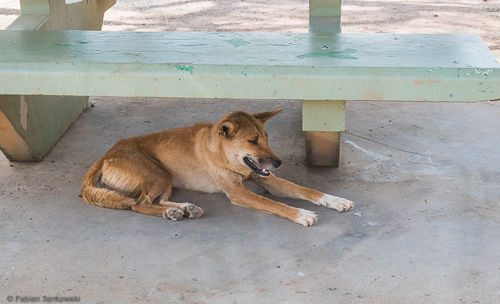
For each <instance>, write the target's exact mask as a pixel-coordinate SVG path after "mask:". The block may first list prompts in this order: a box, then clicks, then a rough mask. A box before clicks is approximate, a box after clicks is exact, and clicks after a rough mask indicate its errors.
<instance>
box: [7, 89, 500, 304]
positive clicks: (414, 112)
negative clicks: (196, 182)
mask: <svg viewBox="0 0 500 304" xmlns="http://www.w3.org/2000/svg"><path fill="white" fill-rule="evenodd" d="M93 102H94V104H95V107H93V108H89V110H88V111H86V112H85V113H84V114H83V115H82V117H81V119H80V120H78V121H77V122H76V123H75V125H74V126H73V127H72V128H71V129H70V130H69V132H68V133H67V134H66V135H65V136H64V138H63V139H62V140H61V141H60V142H59V143H58V144H57V146H56V147H55V148H54V149H53V150H52V151H51V153H50V154H49V155H48V157H47V158H46V159H45V160H44V161H43V162H41V163H29V164H26V163H25V164H21V163H16V164H10V163H8V162H7V161H6V160H5V159H2V160H0V208H1V213H0V240H1V247H0V249H1V253H0V303H5V302H7V301H6V299H7V296H9V295H11V296H16V295H18V296H43V295H47V296H55V295H58V296H80V299H81V302H82V303H498V302H500V288H499V286H500V243H499V242H498V240H499V239H500V207H499V204H498V203H499V197H500V149H499V148H500V145H499V142H500V133H499V131H498V130H499V129H500V119H499V117H500V104H499V103H492V102H491V103H488V102H486V103H477V104H443V103H441V104H429V103H388V102H386V103H362V102H349V103H348V105H347V110H348V119H347V129H348V131H347V132H346V133H345V134H343V139H342V155H341V168H340V169H328V168H307V167H306V166H305V165H304V139H303V136H302V134H301V131H300V129H301V104H300V102H298V101H193V100H177V99H170V100H155V99H147V100H123V99H120V100H119V99H103V98H96V99H93ZM276 107H282V108H283V113H281V114H280V115H278V116H277V117H276V118H273V119H272V120H270V121H269V122H268V123H267V128H268V131H269V134H270V141H271V146H272V147H274V149H275V151H276V152H277V153H278V154H279V155H280V156H281V157H282V159H283V161H284V164H283V166H282V167H281V168H280V169H279V170H277V172H276V173H277V175H279V176H281V177H285V178H287V179H290V180H292V181H295V182H298V183H300V184H303V185H306V186H310V187H314V188H317V189H319V190H322V191H325V192H328V193H330V194H334V195H338V196H342V197H346V198H349V199H351V200H353V201H354V202H356V203H357V205H356V208H355V209H354V210H352V211H351V212H348V213H343V214H341V213H337V212H336V211H334V210H330V209H325V208H320V207H316V206H313V205H311V204H308V203H306V202H302V201H296V200H289V199H282V200H283V201H285V202H287V203H289V204H291V205H293V206H300V207H302V208H307V209H310V210H314V211H316V212H317V213H318V214H319V223H318V224H317V225H316V226H314V227H310V228H305V227H302V226H300V225H297V224H293V223H292V222H289V221H287V220H285V219H281V218H279V217H276V216H273V215H268V214H264V213H260V212H257V211H253V210H248V209H243V208H240V207H236V206H232V205H230V203H229V202H228V200H227V199H226V198H225V197H224V196H223V195H218V194H203V193H196V192H192V191H184V190H177V191H176V192H175V194H174V196H173V199H174V200H176V201H180V202H182V201H189V202H192V203H196V204H198V205H200V206H201V207H202V208H203V209H204V210H205V211H206V215H205V216H204V217H202V218H201V219H199V220H189V219H185V220H183V221H180V222H170V221H165V220H163V219H161V218H157V217H151V216H146V215H141V214H138V213H133V212H130V211H117V210H110V209H104V208H99V207H95V206H90V205H87V204H85V203H84V201H83V200H82V199H81V198H80V197H79V196H78V195H79V190H80V182H81V180H82V178H83V176H84V174H85V173H86V170H87V169H88V168H89V167H90V166H91V165H92V163H93V162H94V161H95V160H97V159H98V158H99V157H100V156H101V155H102V154H103V153H104V152H105V151H106V150H107V149H109V148H110V147H111V146H112V144H113V143H114V142H115V141H116V140H118V139H119V138H122V137H128V136H133V135H137V134H142V133H145V132H151V131H155V130H160V129H164V128H173V127H178V126H184V125H191V124H193V123H195V122H199V121H213V120H216V119H217V118H218V117H220V116H222V115H223V114H224V113H225V112H227V111H230V110H236V109H243V110H247V111H263V110H268V109H273V108H276Z"/></svg>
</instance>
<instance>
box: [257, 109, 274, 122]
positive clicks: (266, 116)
mask: <svg viewBox="0 0 500 304" xmlns="http://www.w3.org/2000/svg"><path fill="white" fill-rule="evenodd" d="M279 112H281V109H277V110H274V111H268V112H260V113H254V114H252V115H253V117H254V118H255V119H257V120H260V122H262V123H265V122H266V121H268V120H269V119H270V118H271V117H274V116H275V115H277V114H278V113H279Z"/></svg>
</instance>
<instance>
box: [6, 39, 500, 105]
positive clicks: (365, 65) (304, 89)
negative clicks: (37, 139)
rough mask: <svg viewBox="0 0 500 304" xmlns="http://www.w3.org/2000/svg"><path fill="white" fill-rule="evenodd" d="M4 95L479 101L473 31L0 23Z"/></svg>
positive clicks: (481, 81)
mask: <svg viewBox="0 0 500 304" xmlns="http://www.w3.org/2000/svg"><path fill="white" fill-rule="evenodd" d="M0 79H1V82H0V94H42V95H81V96H131V97H140V96H143V97H187V98H257V99H288V98H292V99H306V100H408V101H419V100H422V101H481V100H491V99H499V98H500V65H499V64H498V63H497V62H496V61H495V59H494V58H493V56H492V55H491V53H490V52H489V50H488V49H487V47H486V46H485V45H484V43H483V42H482V41H481V39H480V38H479V37H478V36H476V35H468V34H461V35H460V34H456V35H443V34H435V35H400V34H397V35H396V34H334V35H311V34H280V33H181V32H170V33H144V32H92V31H44V32H30V31H12V32H7V31H1V32H0Z"/></svg>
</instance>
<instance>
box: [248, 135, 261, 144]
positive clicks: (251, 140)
mask: <svg viewBox="0 0 500 304" xmlns="http://www.w3.org/2000/svg"><path fill="white" fill-rule="evenodd" d="M248 142H249V143H251V144H252V145H257V144H258V143H259V137H255V138H254V139H250V140H249V141H248Z"/></svg>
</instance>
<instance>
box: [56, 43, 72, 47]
mask: <svg viewBox="0 0 500 304" xmlns="http://www.w3.org/2000/svg"><path fill="white" fill-rule="evenodd" d="M70 45H71V44H70V43H56V46H70Z"/></svg>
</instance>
